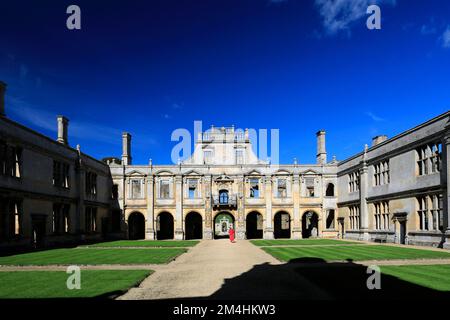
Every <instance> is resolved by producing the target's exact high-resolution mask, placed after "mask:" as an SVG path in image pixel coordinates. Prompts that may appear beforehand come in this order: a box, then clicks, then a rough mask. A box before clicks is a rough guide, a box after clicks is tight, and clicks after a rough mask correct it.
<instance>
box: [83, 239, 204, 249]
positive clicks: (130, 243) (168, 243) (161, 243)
mask: <svg viewBox="0 0 450 320" xmlns="http://www.w3.org/2000/svg"><path fill="white" fill-rule="evenodd" d="M199 242H200V241H191V240H187V241H172V240H156V241H154V240H119V241H111V242H101V243H96V244H92V245H89V246H88V247H116V248H120V247H123V248H127V247H152V248H154V247H193V246H195V245H196V244H197V243H199Z"/></svg>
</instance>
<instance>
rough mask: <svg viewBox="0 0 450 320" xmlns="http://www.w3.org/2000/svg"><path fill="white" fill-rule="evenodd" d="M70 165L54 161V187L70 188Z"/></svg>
mask: <svg viewBox="0 0 450 320" xmlns="http://www.w3.org/2000/svg"><path fill="white" fill-rule="evenodd" d="M69 170H70V165H68V164H67V163H63V162H60V161H56V160H53V185H54V186H56V187H60V188H66V189H68V188H69V181H70V171H69Z"/></svg>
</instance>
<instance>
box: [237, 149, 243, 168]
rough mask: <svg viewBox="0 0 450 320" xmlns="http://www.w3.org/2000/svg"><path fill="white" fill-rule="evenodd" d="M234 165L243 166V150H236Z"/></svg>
mask: <svg viewBox="0 0 450 320" xmlns="http://www.w3.org/2000/svg"><path fill="white" fill-rule="evenodd" d="M236 164H244V150H242V149H237V150H236Z"/></svg>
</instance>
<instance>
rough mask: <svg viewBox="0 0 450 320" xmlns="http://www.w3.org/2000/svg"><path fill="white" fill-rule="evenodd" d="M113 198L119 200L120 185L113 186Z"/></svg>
mask: <svg viewBox="0 0 450 320" xmlns="http://www.w3.org/2000/svg"><path fill="white" fill-rule="evenodd" d="M111 197H112V199H113V200H117V199H119V185H118V184H113V185H112V188H111Z"/></svg>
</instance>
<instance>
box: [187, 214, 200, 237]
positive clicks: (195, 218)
mask: <svg viewBox="0 0 450 320" xmlns="http://www.w3.org/2000/svg"><path fill="white" fill-rule="evenodd" d="M184 230H185V239H186V240H192V239H202V238H203V228H202V216H201V215H200V214H199V213H198V212H189V213H188V214H187V215H186V218H185V220H184Z"/></svg>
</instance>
